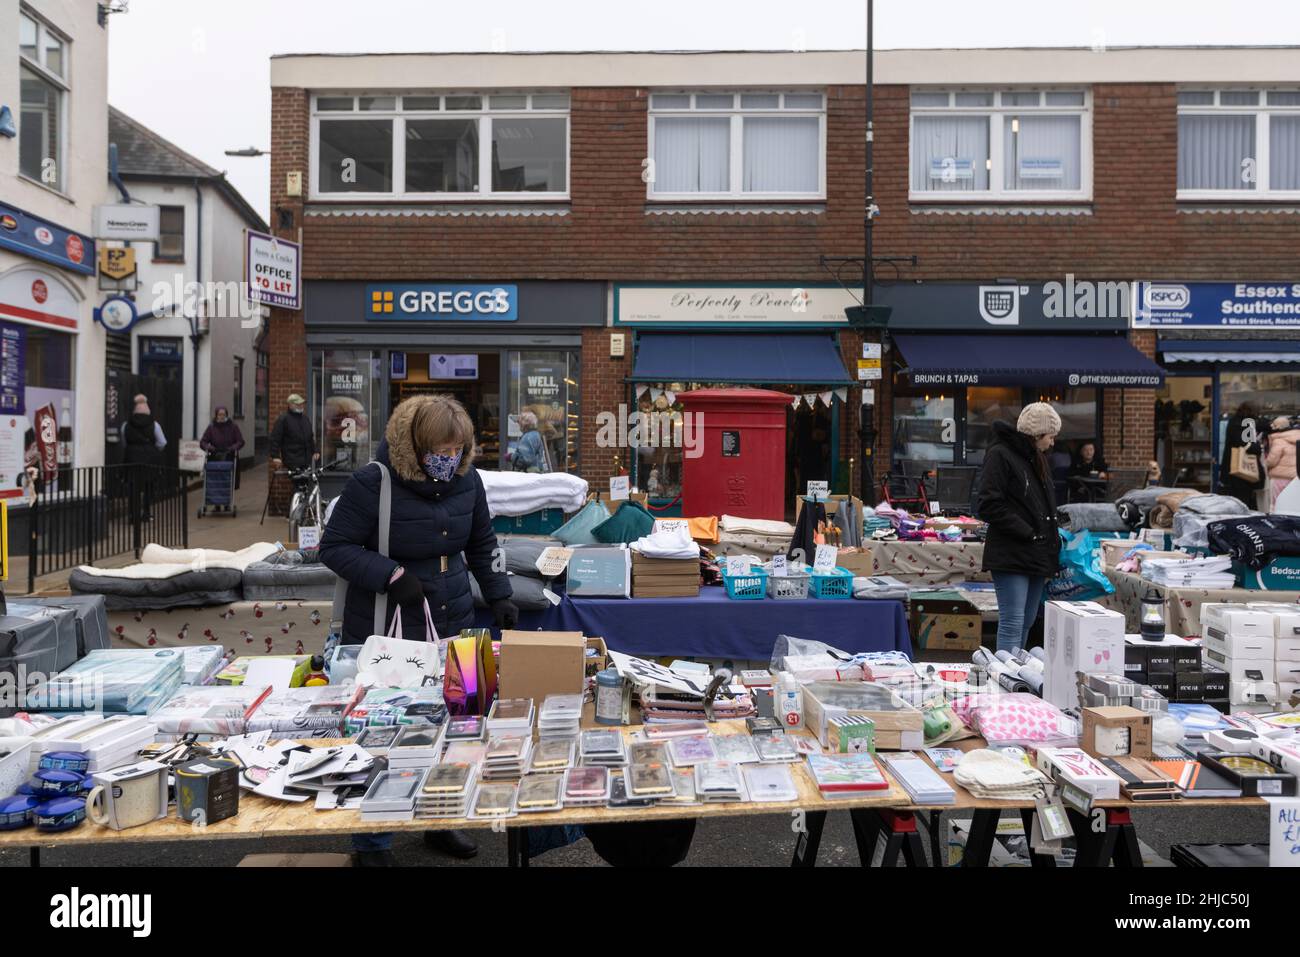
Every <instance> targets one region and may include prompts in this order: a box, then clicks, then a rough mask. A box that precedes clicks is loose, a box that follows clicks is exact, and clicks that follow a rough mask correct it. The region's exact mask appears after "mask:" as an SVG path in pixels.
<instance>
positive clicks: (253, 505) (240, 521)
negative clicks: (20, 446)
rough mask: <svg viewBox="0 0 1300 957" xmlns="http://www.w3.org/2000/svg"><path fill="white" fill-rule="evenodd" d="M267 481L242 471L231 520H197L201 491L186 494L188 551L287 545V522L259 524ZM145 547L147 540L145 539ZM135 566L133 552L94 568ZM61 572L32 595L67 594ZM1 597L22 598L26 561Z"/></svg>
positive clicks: (261, 474)
mask: <svg viewBox="0 0 1300 957" xmlns="http://www.w3.org/2000/svg"><path fill="white" fill-rule="evenodd" d="M268 480H269V476H268V474H267V467H266V465H265V463H262V464H258V465H255V466H252V467H250V468H248V469H246V470H245V471H244V472H243V474H242V475H241V476H240V487H239V489H238V490H237V491H236V492H235V516H234V518H231V517H229V516H228V515H225V514H224V513H218V514H208V515H206V516H204V517H203V518H199V516H198V511H199V506H200V505H201V504H202V503H203V488H202V486H201V485H200V486H198V487H197V488H194V489H191V490H190V493H189V501H190V511H189V547H190V548H220V549H224V550H227V551H238V550H239V549H241V548H244V547H246V546H248V545H251V544H253V543H254V542H275V541H287V540H288V535H289V524H288V520H287V519H286V518H284V516H275V515H267V516H266V521H265V522H264V523H262V522H261V518H262V506H263V505H265V504H266V488H267V483H268ZM145 541H146V543H147V542H148V538H147V536H146V539H145ZM134 562H135V554H134V553H133V552H129V551H128V552H122V553H121V554H118V555H114V556H111V557H109V558H104V559H101V560H100V561H98V562H96V564H97V565H98V566H99V567H101V568H120V567H122V566H123V565H130V564H133V563H134ZM69 572H71V569H65V570H64V571H61V572H56V573H55V574H52V575H43V576H42V577H40V578H38V579H36V589H35V591H34V592H33V593H32V594H36V595H66V594H68V574H69ZM6 585H7V587H6V588H5V593H6V594H9V595H18V594H26V588H27V557H26V555H23V556H22V557H14V558H12V560H11V561H10V565H9V581H8V582H7V583H6Z"/></svg>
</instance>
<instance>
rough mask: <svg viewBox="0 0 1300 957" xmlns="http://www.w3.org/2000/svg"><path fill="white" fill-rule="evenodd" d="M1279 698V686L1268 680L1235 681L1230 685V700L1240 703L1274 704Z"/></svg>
mask: <svg viewBox="0 0 1300 957" xmlns="http://www.w3.org/2000/svg"><path fill="white" fill-rule="evenodd" d="M1277 700H1278V687H1277V685H1276V684H1273V683H1270V682H1267V681H1234V682H1232V683H1231V684H1230V685H1229V686H1228V702H1229V703H1230V704H1231V705H1232V706H1233V707H1236V706H1238V705H1261V704H1262V705H1272V704H1273V703H1274V702H1276V701H1277Z"/></svg>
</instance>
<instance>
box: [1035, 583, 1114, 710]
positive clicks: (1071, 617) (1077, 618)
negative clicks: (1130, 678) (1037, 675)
mask: <svg viewBox="0 0 1300 957" xmlns="http://www.w3.org/2000/svg"><path fill="white" fill-rule="evenodd" d="M1043 645H1044V650H1045V651H1046V652H1047V662H1046V665H1045V666H1044V669H1043V700H1045V701H1047V702H1048V703H1049V704H1053V705H1055V706H1056V707H1058V708H1075V707H1078V704H1079V695H1078V691H1077V681H1078V679H1077V677H1076V675H1077V674H1078V673H1080V672H1082V673H1084V674H1095V673H1097V672H1107V671H1114V670H1116V669H1117V668H1119V667H1121V666H1122V665H1123V663H1124V616H1123V615H1122V614H1120V613H1119V612H1117V611H1111V610H1110V609H1109V608H1103V607H1102V606H1101V605H1099V604H1097V603H1096V602H1091V601H1077V602H1065V601H1049V602H1048V603H1047V608H1046V624H1045V626H1044V630H1043Z"/></svg>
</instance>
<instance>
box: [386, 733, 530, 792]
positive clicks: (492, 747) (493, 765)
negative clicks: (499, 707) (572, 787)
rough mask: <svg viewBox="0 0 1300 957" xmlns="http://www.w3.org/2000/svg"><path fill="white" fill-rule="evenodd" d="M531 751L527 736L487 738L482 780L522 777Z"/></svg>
mask: <svg viewBox="0 0 1300 957" xmlns="http://www.w3.org/2000/svg"><path fill="white" fill-rule="evenodd" d="M532 750H533V739H532V738H531V737H528V736H518V737H502V738H497V737H492V738H489V739H488V744H487V751H486V752H484V754H483V780H484V781H500V780H503V779H505V778H520V777H523V775H524V768H526V767H528V758H529V757H530V755H531V753H532ZM390 753H391V752H390Z"/></svg>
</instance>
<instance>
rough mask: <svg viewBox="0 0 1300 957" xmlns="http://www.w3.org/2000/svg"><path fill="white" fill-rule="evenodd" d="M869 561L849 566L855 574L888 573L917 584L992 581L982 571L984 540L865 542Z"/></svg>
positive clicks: (865, 552) (863, 549)
mask: <svg viewBox="0 0 1300 957" xmlns="http://www.w3.org/2000/svg"><path fill="white" fill-rule="evenodd" d="M862 551H863V553H864V554H863V556H862V558H863V559H866V558H867V555H868V554H869V556H870V566H869V567H870V571H867V569H866V568H865V567H864V565H865V564H866V562H865V561H864V562H863V564H861V565H858V564H855V565H853V566H852V567H850V571H852V572H853V573H854V574H855V575H868V574H870V575H887V576H890V577H892V578H897V579H898V580H899V581H902V582H907V583H908V584H917V585H948V584H952V583H953V582H962V581H985V582H986V581H992V576H990V575H989V573H988V572H985V571H981V570H980V567H981V565H982V564H983V561H984V543H983V542H939V541H922V542H905V541H886V542H878V541H870V542H865V543H863V546H862Z"/></svg>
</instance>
